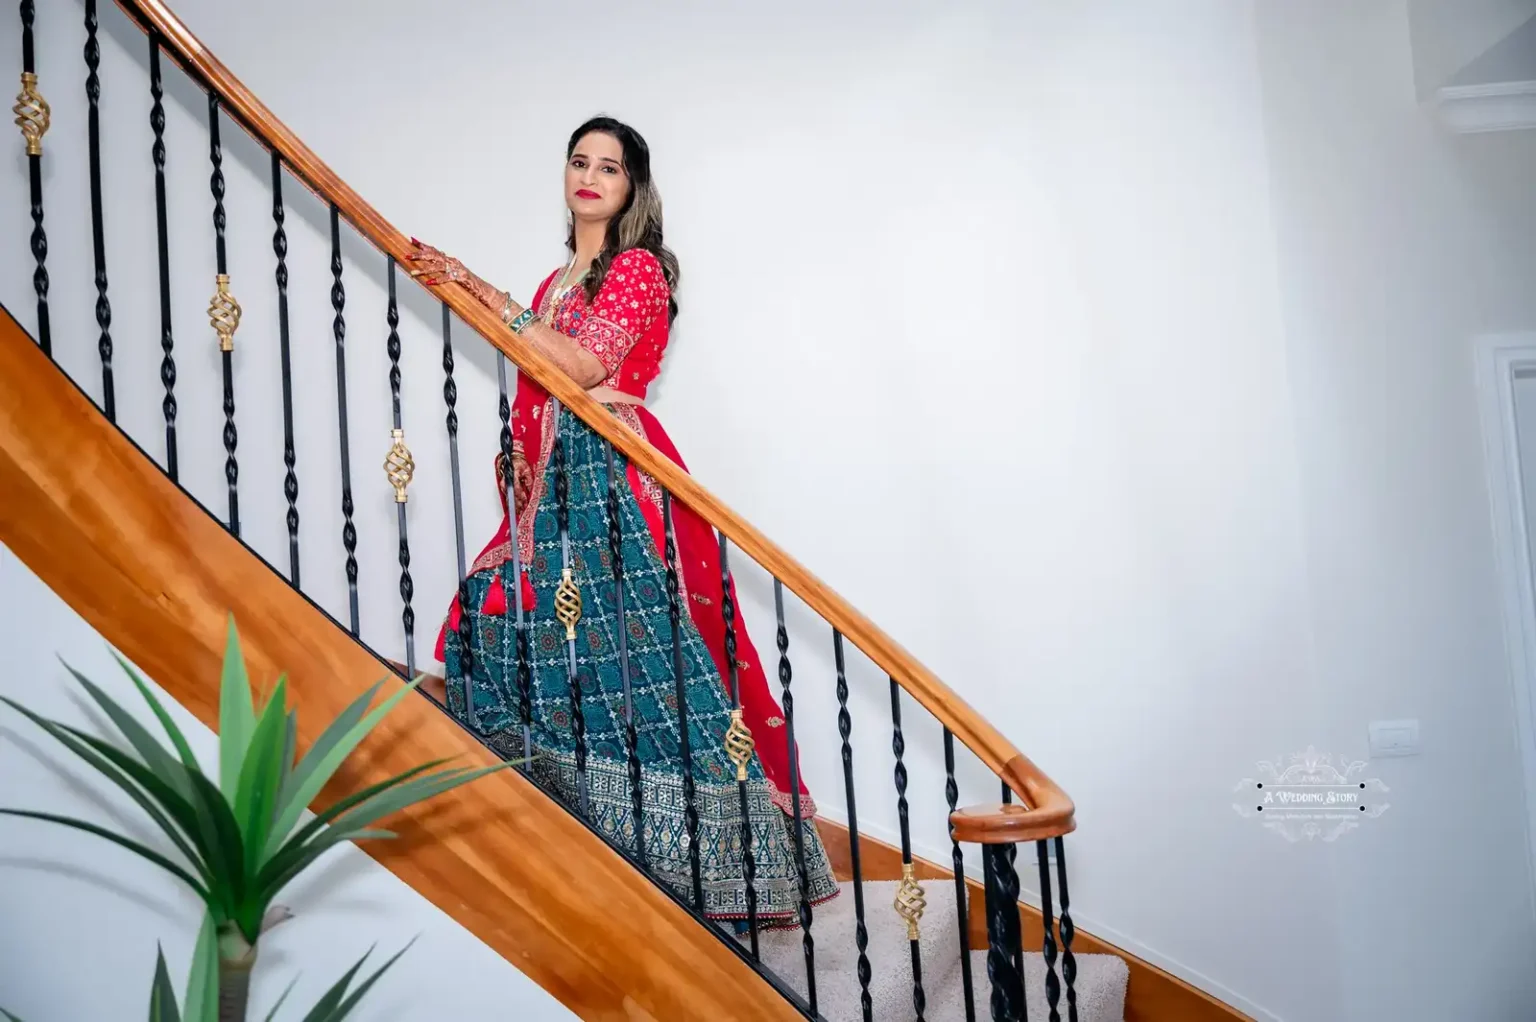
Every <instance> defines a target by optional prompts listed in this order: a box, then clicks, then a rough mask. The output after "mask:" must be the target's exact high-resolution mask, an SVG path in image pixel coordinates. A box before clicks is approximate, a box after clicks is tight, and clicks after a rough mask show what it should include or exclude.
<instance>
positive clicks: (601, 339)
mask: <svg viewBox="0 0 1536 1022" xmlns="http://www.w3.org/2000/svg"><path fill="white" fill-rule="evenodd" d="M559 272H560V271H559V270H557V271H555V273H552V274H550V275H549V276H548V277H547V278H545V280H544V283H543V284H542V285H540V287H539V294H538V297H537V300H536V302H535V306H534V307H535V309H536V310H537V311H538V313H539V315H540V316H541V317H542V316H544V315H545V314H546V313H547V312H548V308H547V299H548V297H549V295H550V292H551V285H553V284H554V281H555V277H556V275H557V274H558V273H559ZM670 296H671V292H670V290H669V289H668V287H667V280H666V277H664V276H663V275H662V272H661V263H660V261H658V260H657V258H656V257H655V256H654V255H652V254H651V253H650V252H648V251H646V250H645V249H643V248H632V249H628V250H626V251H624V252H620V253H619V254H618V255H617V256H614V258H613V262H612V263H611V264H609V266H608V275H607V276H606V277H604V278H603V286H602V288H601V290H599V291H598V292H597V297H596V298H594V299H593V300H592V301H591V303H590V304H589V303H588V302H587V293H586V290H585V289H584V288H582V287H580V286H577V287H573V288H571V289H570V291H568V292H567V293H566V295H565V297H564V299H562V300H561V302H560V308H559V310H558V311H557V312H556V313H555V319H554V326H555V329H556V330H559V331H560V332H561V333H563V334H565V335H566V336H568V337H572V338H575V340H576V343H577V344H580V345H581V346H582V347H583V348H585V349H586V350H587V351H589V352H591V353H592V354H593V355H595V356H596V357H597V360H598V361H599V362H601V363H602V364H603V368H604V369H606V370H608V376H607V378H606V379H604V380H603V382H602V383H601V384H599V386H604V387H609V388H611V389H613V390H618V391H623V392H624V393H626V394H633V395H634V396H636V397H642V398H643V397H645V392H646V389H647V388H648V387H649V386H650V384H651V381H652V380H654V379H655V378H656V377H657V375H658V374H659V373H660V372H661V356H662V352H663V351H665V349H666V347H667V332H668V326H669V323H668V316H667V301H668V298H669V297H670Z"/></svg>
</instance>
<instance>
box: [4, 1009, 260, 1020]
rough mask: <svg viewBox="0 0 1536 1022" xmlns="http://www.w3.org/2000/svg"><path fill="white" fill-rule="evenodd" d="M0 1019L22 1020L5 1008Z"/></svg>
mask: <svg viewBox="0 0 1536 1022" xmlns="http://www.w3.org/2000/svg"><path fill="white" fill-rule="evenodd" d="M0 1018H3V1019H5V1022H21V1019H19V1018H17V1017H16V1016H15V1015H12V1014H11V1013H10V1012H8V1011H6V1010H5V1009H4V1008H0ZM267 1022H272V1020H271V1019H268V1020H267Z"/></svg>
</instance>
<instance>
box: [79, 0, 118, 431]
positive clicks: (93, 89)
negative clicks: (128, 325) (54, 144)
mask: <svg viewBox="0 0 1536 1022" xmlns="http://www.w3.org/2000/svg"><path fill="white" fill-rule="evenodd" d="M100 67H101V44H100V43H98V42H97V40H96V0H85V68H86V74H85V98H86V99H87V100H88V101H89V105H90V109H89V112H88V113H87V115H86V136H87V139H88V140H89V141H88V145H89V149H90V155H89V159H90V166H91V247H92V250H93V253H94V256H95V268H96V326H97V329H98V330H99V331H100V334H99V335H98V337H97V340H96V350H97V352H99V353H100V355H101V410H102V412H103V413H105V415H106V416H107V419H108V421H110V422H116V421H117V396H116V388H115V387H114V386H113V383H112V303H111V302H109V301H107V241H106V228H105V225H104V224H103V223H102V209H101V111H100V106H101V76H100V75H99V74H98V73H97V71H98V69H99V68H100Z"/></svg>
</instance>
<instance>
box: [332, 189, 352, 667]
mask: <svg viewBox="0 0 1536 1022" xmlns="http://www.w3.org/2000/svg"><path fill="white" fill-rule="evenodd" d="M341 268H342V265H341V211H340V210H339V209H337V208H336V205H335V204H334V203H332V204H331V308H332V309H334V310H336V315H335V317H334V318H333V319H332V320H331V333H332V334H333V335H334V336H335V338H336V416H337V422H338V423H339V425H340V429H339V432H340V434H341V514H342V526H341V543H342V546H344V547H346V550H347V602H348V607H349V609H350V610H351V612H352V617H351V622H352V637H353V638H354V639H355V638H357V633H358V609H357V526H355V525H353V524H352V512H353V510H354V508H353V504H352V452H351V447H352V445H351V444H350V443H349V442H348V440H347V320H346V315H345V310H346V305H347V290H346V288H345V287H343V286H342V283H341Z"/></svg>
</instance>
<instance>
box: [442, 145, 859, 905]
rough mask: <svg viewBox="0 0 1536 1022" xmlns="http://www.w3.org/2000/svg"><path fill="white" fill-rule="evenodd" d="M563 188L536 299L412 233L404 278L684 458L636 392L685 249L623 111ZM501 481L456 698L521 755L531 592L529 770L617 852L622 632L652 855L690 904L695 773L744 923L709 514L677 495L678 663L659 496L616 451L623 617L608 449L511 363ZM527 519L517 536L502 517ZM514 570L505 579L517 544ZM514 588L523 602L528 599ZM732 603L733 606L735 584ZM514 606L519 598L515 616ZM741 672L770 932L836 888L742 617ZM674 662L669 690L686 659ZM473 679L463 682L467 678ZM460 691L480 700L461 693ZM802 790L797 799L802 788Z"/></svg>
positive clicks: (648, 370) (721, 901)
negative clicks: (689, 788) (675, 244)
mask: <svg viewBox="0 0 1536 1022" xmlns="http://www.w3.org/2000/svg"><path fill="white" fill-rule="evenodd" d="M565 201H566V205H567V206H568V207H569V210H570V220H569V222H570V230H569V232H568V234H567V237H566V247H567V249H568V251H569V252H570V258H569V260H568V261H567V263H566V264H565V266H564V267H562V268H561V269H559V270H557V271H555V272H554V273H552V274H551V275H550V276H549V277H548V278H546V279H545V281H544V283H543V284H542V285H541V286H540V287H539V289H538V291H537V292H536V293H535V294H534V298H533V303H532V305H531V306H528V307H524V306H522V305H520V304H518V302H517V301H516V300H514V299H513V297H512V295H511V294H510V293H507V292H503V291H500V290H498V289H496V288H495V287H493V286H491V285H490V284H488V283H487V282H486V281H484V280H482V279H481V278H480V277H478V276H476V275H475V274H473V273H471V272H469V271H468V270H467V269H466V268H465V267H464V265H463V264H462V263H461V262H459V261H458V260H457V259H454V258H452V257H450V256H447V255H445V254H444V253H442V252H440V251H438V250H437V249H435V248H433V247H431V246H429V245H423V244H421V243H420V242H416V243H415V244H416V245H417V250H416V253H415V256H414V259H413V261H414V263H415V269H413V270H412V274H413V275H415V276H418V277H421V278H422V279H423V280H424V281H425V282H426V283H428V284H448V283H451V284H454V285H456V286H459V287H463V288H464V289H465V290H467V291H468V292H469V293H470V294H471V295H473V296H474V297H475V298H476V299H477V300H479V301H480V302H482V303H484V304H485V305H486V306H488V307H489V308H491V309H493V310H495V311H496V312H497V313H498V314H500V315H501V317H502V320H503V321H504V322H506V323H507V324H508V325H509V326H510V327H511V328H512V329H513V330H514V331H516V332H517V333H518V334H519V335H520V336H521V337H522V338H523V339H524V340H526V341H527V342H528V343H529V344H531V345H532V346H533V347H535V348H537V349H538V350H539V352H540V353H541V354H543V355H544V356H546V357H547V358H549V359H550V361H552V362H553V363H554V364H555V365H556V366H558V367H559V368H560V369H561V370H563V371H564V372H565V373H566V374H567V375H569V376H570V377H571V379H573V380H575V381H576V382H577V383H578V384H580V385H581V386H582V387H584V388H586V389H587V391H588V393H589V394H591V396H592V397H593V398H595V399H597V400H598V401H600V402H602V404H603V405H604V406H605V407H606V408H607V409H608V411H609V412H610V413H611V414H613V415H614V416H615V417H616V418H617V419H618V420H619V421H620V422H621V423H623V424H624V425H626V426H627V427H629V428H630V429H632V430H634V431H635V432H636V433H638V434H639V435H640V436H641V437H643V438H645V439H646V440H648V441H650V443H651V444H653V445H654V446H655V447H656V448H657V449H659V450H660V451H661V452H662V453H663V454H665V455H666V456H667V457H669V458H671V459H672V460H673V461H674V462H676V463H677V464H678V466H679V467H683V468H684V469H685V470H686V466H684V465H683V461H682V458H681V457H680V456H679V455H678V453H677V451H676V449H675V448H674V447H673V445H672V442H671V440H670V439H669V438H668V437H667V434H666V432H665V431H664V430H663V429H662V428H661V425H660V424H659V423H658V422H657V421H656V419H655V417H653V416H652V415H651V413H650V412H649V411H648V410H647V409H646V408H645V405H644V401H645V396H646V390H647V388H648V387H649V385H650V383H651V382H652V381H653V380H654V379H655V378H656V376H657V374H658V373H659V372H660V368H661V359H662V355H663V352H664V351H665V349H666V345H667V337H668V332H669V329H670V327H671V324H672V322H673V320H674V319H675V318H676V316H677V301H676V298H675V297H674V291H675V289H676V286H677V279H678V266H677V258H676V257H675V256H674V255H673V254H672V252H671V251H669V250H668V249H667V247H666V246H665V245H664V244H663V243H662V226H661V225H662V218H661V200H660V197H659V195H658V192H657V189H656V186H655V184H654V182H653V181H652V178H651V168H650V151H649V149H648V148H647V146H646V144H645V141H644V139H642V138H641V137H640V135H639V134H638V133H636V132H635V131H634V130H633V129H632V128H630V127H629V126H627V125H625V124H622V123H620V122H618V121H615V120H613V119H611V118H606V117H599V118H594V119H593V120H591V121H588V122H587V123H586V124H584V125H582V126H581V127H580V128H578V129H577V130H576V131H575V133H574V134H572V135H571V138H570V142H569V144H568V146H567V149H566V165H565ZM511 432H512V458H511V476H512V481H511V487H510V489H511V491H512V498H513V507H514V508H515V510H516V512H517V513H516V514H515V515H511V516H508V515H505V512H506V510H507V500H506V494H507V489H508V487H507V485H506V475H505V467H504V465H503V464H502V461H501V459H500V458H498V464H497V476H498V483H499V484H500V489H501V492H502V510H503V512H504V517H503V519H502V524H501V528H500V530H499V531H498V532H497V534H496V536H495V537H494V538H493V539H492V540H491V542H490V543H489V544H488V545H487V546H486V548H485V550H484V551H483V552H482V553H481V554H480V556H479V558H477V559H476V561H475V563H474V566H473V567H472V568H471V570H470V574H469V578H468V580H467V586H465V587H463V588H461V593H465V592H466V591H467V596H468V601H467V607H466V606H464V605H461V601H460V599H459V598H458V597H456V598H455V599H454V601H453V603H452V605H451V607H450V609H449V613H448V616H447V619H446V621H445V622H444V625H443V629H442V632H441V634H440V635H439V638H438V645H437V658H438V659H439V660H441V661H443V662H444V664H445V665H446V666H445V676H446V677H447V679H448V693H449V710H450V712H452V713H453V714H454V715H455V717H457V718H458V719H459V720H460V721H462V722H464V723H466V724H467V725H469V726H470V727H472V728H473V729H474V730H476V731H477V732H478V733H480V734H482V735H484V736H485V737H486V738H487V740H488V741H489V742H490V743H491V744H492V745H493V746H494V747H495V748H497V749H498V751H500V752H501V753H502V754H503V755H506V756H507V757H509V758H513V757H520V756H522V755H524V749H523V728H524V724H525V720H524V715H523V714H524V706H523V698H522V689H521V687H520V684H519V678H518V659H517V657H518V654H517V645H516V639H515V634H514V629H513V628H511V627H509V621H511V620H513V618H514V616H515V612H516V604H517V602H518V600H519V599H521V603H522V607H523V609H524V612H525V614H526V619H527V620H528V621H529V622H530V624H529V626H528V643H527V646H528V657H529V668H530V672H529V673H530V674H531V700H530V703H531V705H530V706H529V710H530V711H531V718H532V721H531V728H530V729H529V730H530V733H531V741H532V746H533V748H532V750H531V751H532V754H533V756H534V761H533V764H532V769H533V770H534V771H535V773H536V774H537V775H538V776H539V777H540V778H541V779H542V780H543V781H544V782H545V783H546V784H548V785H550V786H551V787H553V788H554V789H555V790H556V791H557V792H559V793H560V795H561V797H562V798H564V799H565V800H566V801H567V803H568V804H569V805H571V806H574V807H578V808H580V807H583V806H584V807H585V811H586V815H587V817H588V820H589V822H591V823H593V824H594V825H595V826H597V827H598V828H599V829H601V830H602V831H603V832H605V833H606V834H607V835H608V836H609V838H610V839H612V840H613V841H614V842H615V843H617V844H618V845H619V846H620V847H623V848H628V849H633V848H634V847H635V837H634V835H635V816H634V810H633V803H632V799H631V791H632V789H631V780H630V773H629V767H628V764H629V744H628V737H627V732H626V726H625V714H624V707H625V698H624V688H623V677H622V673H621V669H620V662H619V649H620V647H619V629H620V628H621V627H622V628H623V629H624V631H625V636H624V639H625V642H626V645H627V650H628V658H629V684H630V704H631V705H632V707H633V717H634V722H635V726H636V742H635V745H636V748H637V750H638V754H639V756H638V758H639V760H640V763H641V784H640V788H641V813H642V819H643V825H644V849H645V860H646V865H647V866H648V868H649V869H650V871H651V872H652V873H653V874H654V875H656V876H657V877H658V878H660V879H661V880H663V881H665V882H666V883H668V884H669V885H670V886H672V887H673V888H674V889H675V890H676V891H677V892H678V893H679V894H680V895H681V896H682V897H683V898H684V900H685V901H687V902H689V903H692V901H693V881H692V870H691V865H690V860H689V842H688V831H687V820H686V816H685V809H686V801H685V798H684V771H685V770H687V771H689V772H690V774H691V777H692V780H693V784H694V788H695V791H694V805H695V806H696V808H697V813H698V850H699V857H700V861H701V875H702V881H703V894H704V905H703V909H704V912H705V914H706V915H707V916H709V917H711V918H715V919H721V920H731V921H732V922H734V923H735V925H736V929H737V930H738V932H741V931H742V930H743V929H744V927H745V920H746V918H747V916H748V906H747V881H746V870H745V862H744V856H743V842H742V816H741V801H740V798H739V793H738V786H737V765H736V763H734V762H733V761H732V760H731V758H730V756H729V754H728V752H727V750H726V747H725V738H726V732H727V728H728V727H729V726H730V724H731V715H732V703H731V698H730V692H729V689H728V686H727V684H726V683H725V681H724V680H723V679H725V678H728V677H729V675H730V671H731V669H732V665H731V664H730V663H729V662H728V660H727V654H726V646H727V642H726V629H727V625H726V622H725V619H724V616H723V614H722V597H723V592H722V586H721V570H720V556H719V548H718V545H717V539H716V537H715V534H714V532H713V530H712V528H711V527H710V525H709V524H708V523H707V522H706V521H704V520H703V519H702V518H700V517H699V516H698V515H697V514H695V513H694V512H693V511H691V510H690V509H689V508H687V507H685V506H683V505H682V504H680V503H676V502H674V503H673V504H672V506H671V519H672V537H671V538H672V540H673V542H674V544H675V549H676V564H677V566H678V579H677V582H678V590H679V593H678V599H679V601H680V602H681V603H682V604H683V606H684V607H686V613H683V614H680V615H679V636H680V640H681V642H680V644H681V656H680V657H678V658H677V659H676V661H675V663H676V666H674V657H673V648H672V625H671V619H670V615H669V607H670V603H669V599H668V587H667V570H666V560H665V557H666V546H667V538H668V537H667V536H666V534H665V530H664V527H663V509H662V493H661V489H660V487H659V485H658V484H657V483H656V482H655V481H654V480H653V479H651V478H650V477H649V476H648V475H646V474H644V473H643V472H640V471H639V470H638V469H637V468H636V467H635V466H634V465H631V464H629V462H628V460H627V459H625V458H624V457H623V456H622V455H621V454H619V453H618V452H617V451H614V452H613V464H614V467H615V470H616V471H618V472H621V473H623V477H624V482H625V483H626V484H627V485H622V486H620V487H619V488H618V489H619V525H620V530H621V536H622V551H623V565H622V567H623V590H624V592H623V595H624V600H623V607H624V621H623V622H622V624H621V623H620V621H619V614H618V604H617V601H616V600H615V589H614V584H613V583H614V575H613V568H612V563H611V558H610V553H609V530H608V526H609V521H608V500H607V496H608V471H609V467H608V451H607V445H606V442H605V441H604V440H603V439H602V438H601V437H600V436H599V435H598V434H597V433H595V432H594V431H592V430H591V429H590V428H589V427H588V426H587V425H586V424H585V423H583V422H582V421H581V420H580V419H578V418H576V417H575V416H574V415H571V414H570V413H569V412H567V411H565V410H564V409H557V408H556V407H555V406H554V404H553V402H552V401H551V399H550V397H549V395H548V394H547V393H546V392H545V391H544V390H543V389H542V388H541V387H539V386H538V384H536V383H534V382H533V381H532V380H530V379H529V378H528V377H527V376H525V375H523V374H521V373H519V374H518V381H517V396H516V400H515V401H514V403H513V406H512V410H511ZM557 435H558V437H559V439H560V441H561V444H560V447H561V451H560V453H561V455H562V457H563V461H564V474H565V476H566V480H567V487H568V488H567V492H566V499H565V502H566V505H567V512H566V513H567V515H568V524H567V534H568V542H569V556H568V558H567V557H566V551H565V548H564V547H563V545H562V534H561V529H560V521H559V517H558V516H559V503H560V498H559V495H558V491H557V489H556V481H557V478H558V477H559V475H560V472H559V466H558V465H557V464H556V460H557V459H555V458H553V457H552V455H553V454H554V452H555V439H556V436H557ZM513 519H515V521H516V523H517V524H516V528H515V529H513V528H512V526H511V520H513ZM513 543H516V544H517V553H518V557H517V563H518V564H520V565H521V567H522V577H521V578H519V579H516V580H514V579H512V578H511V577H510V576H511V574H512V572H513V550H512V544H513ZM567 566H569V568H570V570H571V577H572V581H573V582H574V583H575V585H576V586H577V587H578V589H579V591H580V594H581V617H580V620H579V621H578V622H577V624H576V639H575V643H574V648H573V647H572V646H571V645H570V644H569V643H568V641H567V632H566V628H565V625H563V624H561V623H560V622H559V621H558V620H557V619H556V614H555V600H556V591H557V589H558V588H559V587H560V585H561V581H562V577H563V574H562V573H563V570H564V569H565V568H566V567H567ZM519 591H520V594H521V595H520V596H519ZM730 596H731V601H732V605H733V606H734V607H738V608H739V607H740V606H741V604H740V602H739V601H737V600H736V594H735V586H734V583H733V584H732V586H731V593H730ZM509 608H511V609H509ZM730 627H731V628H732V630H733V632H734V635H735V640H736V650H735V653H736V663H735V665H734V668H735V671H736V675H737V678H738V680H739V686H740V697H741V706H742V723H743V724H745V726H746V727H747V729H748V730H749V731H750V732H751V734H752V736H753V739H754V742H755V748H754V750H753V754H752V756H751V758H750V759H749V760H748V761H747V762H746V764H745V767H746V772H747V784H746V787H747V816H748V819H750V821H751V842H752V847H751V853H752V859H753V865H754V869H753V882H752V890H753V892H754V893H755V897H756V914H757V918H758V920H759V926H760V927H761V928H773V927H780V926H786V925H789V926H793V925H796V920H797V910H798V907H799V903H800V897H801V879H802V878H801V873H800V869H801V867H800V858H799V856H800V854H801V853H803V856H804V868H805V877H804V880H805V883H806V891H805V893H806V896H807V897H808V898H809V899H810V901H811V902H812V903H813V904H814V903H818V902H822V901H825V900H827V899H829V898H831V897H833V896H835V895H836V893H837V882H836V880H835V879H834V878H833V875H832V870H831V867H830V864H829V863H828V860H827V856H826V852H825V850H824V849H823V847H822V844H821V841H820V839H819V837H818V835H817V831H816V826H815V823H814V820H813V817H814V816H815V813H816V806H815V802H814V801H813V800H812V798H811V795H810V792H809V791H807V790H806V788H805V786H804V784H803V783H801V782H800V781H799V770H798V764H793V765H792V764H791V759H790V753H789V750H788V748H787V745H788V743H787V741H786V736H785V731H784V719H783V715H782V713H781V711H780V709H779V707H778V704H777V703H776V702H775V701H774V699H773V696H772V694H771V693H770V690H769V687H768V677H767V675H766V674H765V673H764V671H763V665H762V662H761V660H760V659H759V658H758V654H757V650H756V649H755V648H754V647H753V644H752V640H751V638H750V637H749V636H748V635H747V632H746V629H745V627H744V626H743V625H742V623H741V622H740V620H739V619H738V620H736V621H735V622H734V624H733V625H731V626H730ZM572 661H574V663H575V665H576V668H575V673H576V679H577V682H578V684H579V689H580V708H581V719H580V720H579V721H578V719H577V718H576V717H575V714H574V712H573V705H572V686H571V678H570V664H571V663H572ZM678 668H680V669H681V672H682V675H683V676H682V678H681V682H682V684H681V685H679V683H678V682H679V679H678V677H677V670H678ZM466 679H467V682H466ZM466 689H468V690H469V691H470V692H471V693H472V697H471V699H470V700H469V702H468V705H466V702H465V699H464V694H465V691H466ZM680 691H681V692H682V693H683V694H684V698H685V699H686V701H687V705H686V711H687V712H686V717H687V739H688V742H687V748H688V761H687V762H686V763H685V762H684V757H683V741H682V738H683V735H682V734H681V731H680V728H679V721H680V717H681V715H680V714H679V712H678V711H679V706H678V694H679V692H680ZM578 728H580V730H581V735H580V741H581V744H582V745H583V746H584V747H585V755H584V759H585V763H584V766H585V771H584V778H585V784H584V785H582V784H581V783H580V777H579V772H578V754H577V744H578ZM792 783H793V784H794V785H795V787H796V788H798V795H799V798H798V809H799V815H798V818H797V817H796V815H795V808H796V799H795V798H794V797H793V795H794V790H793V789H792V788H791V784H792Z"/></svg>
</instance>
